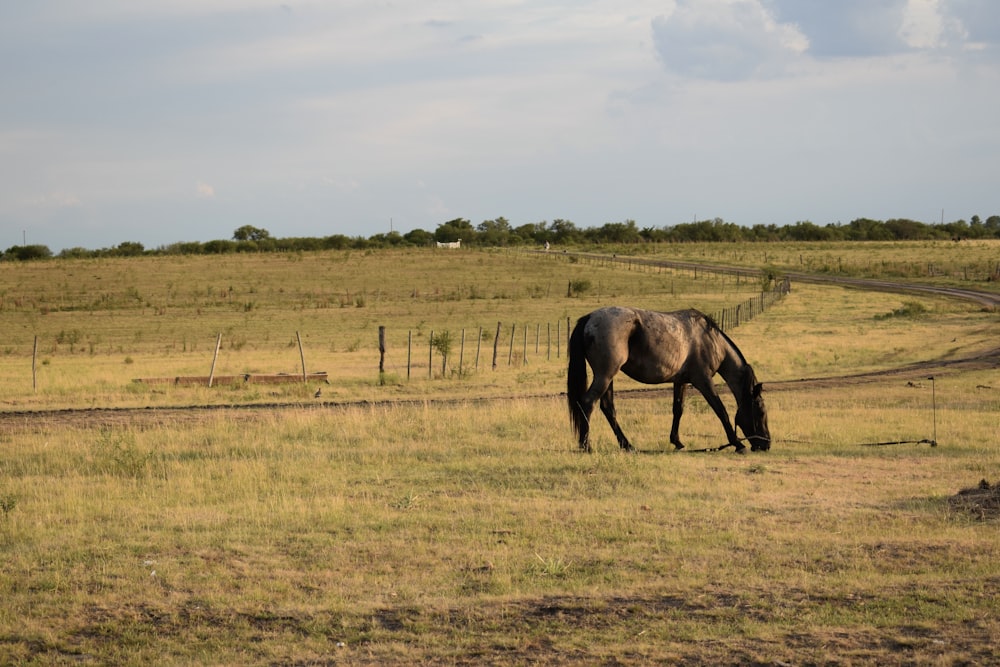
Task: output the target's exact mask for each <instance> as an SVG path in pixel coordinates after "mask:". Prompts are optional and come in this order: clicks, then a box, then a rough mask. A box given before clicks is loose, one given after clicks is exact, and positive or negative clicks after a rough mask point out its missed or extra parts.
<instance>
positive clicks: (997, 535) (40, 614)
mask: <svg viewBox="0 0 1000 667" xmlns="http://www.w3.org/2000/svg"><path fill="white" fill-rule="evenodd" d="M896 245H898V246H899V247H893V248H885V249H882V250H883V251H884V252H886V253H889V252H892V253H903V254H906V256H907V257H909V256H910V254H911V253H915V252H916V251H915V250H914V248H913V247H910V246H908V245H906V244H896ZM922 247H923V246H922ZM870 248H871V247H870V246H867V245H864V246H860V245H850V244H844V247H842V248H841V247H838V248H833V249H826V250H825V251H826V252H835V253H837V254H838V255H840V256H843V257H845V258H847V259H848V260H849V261H851V262H852V263H857V264H858V265H860V264H861V262H862V259H861V257H860V256H855V255H852V254H851V253H853V252H861V251H862V250H864V251H870ZM996 248H997V246H994V247H993V249H994V250H995V249H996ZM665 250H671V251H672V250H673V249H665ZM758 250H759V249H758V248H756V247H752V248H747V249H745V252H746V253H748V254H750V253H755V252H758ZM777 250H781V249H780V248H779V249H777ZM924 250H925V251H926V252H929V253H933V252H934V250H935V249H934V248H933V247H929V246H928V247H926V248H924ZM737 251H738V250H734V249H733V248H729V250H728V252H737ZM619 252H620V251H619ZM696 252H697V249H696ZM705 252H708V250H705ZM788 252H794V250H789V251H788ZM674 255H675V253H673V252H672V253H671V258H674ZM941 257H942V254H941V253H938V254H936V255H933V257H928V258H925V259H924V260H923V261H925V262H926V261H931V259H932V258H933V259H934V261H938V262H940V261H941ZM719 261H720V262H722V263H732V262H726V261H724V259H723V258H720V259H719ZM883 277H884V276H883ZM965 287H985V286H984V285H978V284H977V285H969V284H966V285H965ZM761 288H762V284H761V283H754V282H752V281H751V282H748V281H746V280H743V281H739V282H738V281H736V280H734V279H732V278H728V277H725V276H715V275H712V274H699V275H698V276H697V277H694V276H692V275H690V274H686V273H685V272H681V271H665V270H648V269H644V270H626V269H623V268H621V267H614V266H607V267H602V266H593V265H588V264H586V263H580V262H574V261H572V259H571V258H569V257H563V256H561V255H556V254H554V255H552V256H534V255H527V254H523V253H515V252H505V251H504V252H501V251H464V250H463V251H462V252H461V253H454V254H447V253H441V252H430V251H416V250H414V251H388V252H384V253H382V252H374V253H318V254H315V255H313V254H306V255H295V256H277V255H276V256H271V255H260V256H247V257H223V258H204V257H199V258H138V259H129V260H101V261H97V260H87V261H70V262H62V261H60V262H44V263H29V264H26V265H8V264H3V265H0V331H2V333H3V335H4V346H3V354H2V356H0V381H2V383H0V405H2V406H3V408H2V409H3V412H0V443H2V448H0V562H2V565H0V595H2V597H3V599H4V604H3V605H0V662H2V663H21V664H51V663H76V664H109V663H110V664H154V663H155V664H192V663H196V664H198V663H207V664H302V665H306V664H417V663H419V664H470V665H471V664H483V663H490V664H566V665H569V664H636V665H639V664H650V663H655V662H661V663H672V662H676V663H684V664H876V663H877V664H934V665H952V664H991V663H995V662H997V661H1000V651H998V650H997V648H996V646H997V645H998V644H1000V603H998V602H997V599H998V596H997V593H998V590H1000V569H998V567H997V565H996V563H997V562H998V560H1000V531H998V512H1000V508H998V507H997V506H996V503H997V494H996V493H994V491H995V488H994V487H995V486H996V485H998V484H1000V451H998V444H1000V443H998V440H1000V438H998V436H1000V427H998V425H997V415H998V414H1000V373H998V363H1000V361H998V356H997V343H996V340H997V336H996V334H997V332H998V330H1000V326H998V325H1000V320H998V314H997V313H996V312H989V311H985V310H983V309H982V308H981V307H978V306H976V305H973V304H969V303H966V302H962V301H951V300H946V299H942V298H931V297H926V296H908V295H899V294H887V293H870V292H864V291H860V290H854V289H844V288H841V287H836V286H826V285H817V284H808V285H804V284H803V285H797V284H793V286H792V292H791V293H790V294H789V295H788V296H786V297H785V298H784V299H783V300H782V301H780V302H778V303H777V304H776V305H774V306H772V307H771V308H770V309H769V310H767V311H766V312H764V313H763V314H761V315H759V316H758V317H757V318H755V319H753V320H752V321H750V322H748V323H745V324H743V325H742V326H740V327H738V328H736V329H735V330H733V331H731V332H730V333H731V335H732V337H733V339H734V340H735V341H736V343H737V344H738V345H739V346H740V348H741V349H742V351H743V352H744V354H745V355H746V357H747V359H748V360H749V361H750V363H752V364H753V365H754V368H755V369H756V371H757V375H758V377H759V378H760V379H761V380H762V381H763V382H764V383H765V400H766V401H767V405H768V409H769V415H770V425H771V431H772V435H773V437H774V444H773V447H772V450H771V451H770V452H768V453H766V454H760V453H755V454H749V455H746V456H737V455H735V454H732V453H731V452H728V451H723V452H713V453H697V452H690V451H689V452H679V453H675V452H673V451H672V448H671V447H670V446H669V445H668V444H667V442H666V440H667V431H668V429H669V408H670V393H669V387H666V388H661V389H659V390H650V389H649V388H646V387H641V386H639V385H637V384H636V383H631V382H629V381H626V380H625V379H624V378H623V379H622V380H619V381H617V382H616V393H617V394H618V397H617V398H618V400H617V406H618V410H619V419H620V421H621V423H622V426H623V428H624V429H625V431H626V433H628V435H629V436H630V438H631V439H632V441H633V443H634V444H635V445H636V446H637V447H638V449H639V450H640V452H639V453H638V454H635V455H628V454H623V453H620V452H619V451H617V448H616V446H615V445H614V439H613V436H612V434H611V431H610V429H609V428H608V427H607V425H606V423H605V422H604V420H603V418H602V417H601V416H600V415H599V413H595V424H594V429H593V438H594V442H593V444H594V447H595V452H594V453H593V454H591V455H584V454H580V453H578V452H577V451H576V450H575V442H574V438H573V436H572V433H571V432H570V428H569V423H568V417H567V413H566V406H565V399H564V397H562V396H561V395H560V392H561V391H564V385H565V362H566V360H565V348H564V347H563V346H562V343H561V341H560V342H558V343H557V342H555V341H554V340H553V338H554V337H555V336H557V334H555V333H554V332H556V328H557V326H558V328H559V332H560V333H559V334H558V335H562V336H564V335H565V326H566V320H567V318H569V319H570V321H571V322H572V321H575V319H576V318H577V317H579V316H580V315H582V314H584V313H586V312H589V311H590V310H593V309H594V308H596V307H599V306H601V305H607V304H611V303H625V304H629V305H636V306H641V307H649V308H656V309H660V310H667V309H674V308H683V307H690V306H694V307H698V308H701V309H703V310H706V311H712V310H714V309H718V308H723V307H726V306H730V305H733V304H735V303H738V302H740V301H743V300H744V299H746V298H748V297H750V296H752V295H753V294H755V293H757V292H759V291H760V289H761ZM498 323H501V327H500V329H501V339H500V341H499V346H498V347H499V350H500V352H499V355H498V356H499V362H498V365H497V368H496V369H495V370H494V369H493V368H492V367H491V362H492V355H493V336H494V334H495V333H496V331H497V326H498ZM379 326H384V327H386V330H387V343H388V344H387V354H386V372H385V373H384V374H383V375H382V376H381V377H380V376H379V373H378V361H379V355H378V327H379ZM512 328H513V334H512V331H511V329H512ZM463 329H464V330H465V345H464V347H462V348H460V341H461V336H460V332H461V331H462V330H463ZM480 330H482V331H483V332H484V333H482V334H480ZM432 331H433V332H435V335H439V334H440V333H441V332H445V331H447V332H449V334H450V343H451V347H450V349H449V350H448V355H447V356H448V358H447V360H445V359H443V355H442V349H441V345H440V344H439V345H438V347H434V346H433V345H431V332H432ZM550 331H551V332H553V333H549V332H550ZM296 332H298V333H299V334H300V335H301V339H302V341H303V355H304V357H305V359H306V366H307V368H308V370H309V371H310V372H311V371H319V370H322V371H326V372H328V373H329V377H330V384H316V383H309V384H307V385H302V384H301V383H299V384H280V385H253V384H246V383H233V384H229V385H224V386H218V387H212V388H208V387H193V386H176V385H172V384H166V385H153V384H144V383H136V382H133V380H134V379H136V378H149V377H173V376H178V375H207V374H208V372H209V368H210V366H211V362H212V358H213V353H214V349H215V342H216V337H217V336H218V334H220V333H221V334H222V340H223V346H222V348H221V350H220V354H219V358H218V364H217V367H216V373H218V374H220V375H235V374H242V373H282V372H283V373H289V374H295V373H297V372H300V371H301V360H300V355H299V349H298V344H297V341H296ZM36 336H37V340H38V341H39V342H38V348H37V349H38V352H37V356H36V375H35V377H34V380H35V383H34V385H33V381H32V380H33V377H32V373H31V361H32V354H33V349H34V345H35V340H36ZM480 340H481V341H483V342H482V345H481V352H480V358H479V365H478V368H476V367H475V366H474V364H473V361H472V360H473V358H474V352H473V349H474V345H473V342H478V341H480ZM526 340H527V342H526ZM408 341H411V342H410V348H411V349H410V354H409V356H411V357H412V359H411V361H410V364H409V368H410V377H409V379H408V378H407V369H408V364H407V356H408ZM512 343H513V344H512ZM557 345H558V349H557ZM445 347H447V346H445ZM460 350H462V351H464V353H463V352H461V351H460ZM460 354H461V356H462V358H463V360H462V362H461V363H460V362H459V359H458V356H459V355H460ZM931 376H933V378H934V379H933V380H930V379H929V378H930V377H931ZM317 389H321V390H322V391H321V395H320V396H318V397H317V396H316V395H315V393H316V390H317ZM664 389H665V390H664ZM724 400H725V401H726V404H727V405H728V406H730V410H731V411H732V409H733V402H732V398H731V395H729V394H728V393H726V394H724ZM192 406H197V409H192ZM94 408H96V409H94ZM598 420H599V421H598ZM681 431H682V436H684V437H685V440H686V441H687V443H688V446H689V448H692V449H694V448H700V447H710V446H716V445H719V444H722V442H723V441H724V436H723V434H722V429H721V427H720V426H719V424H718V422H717V420H716V419H715V417H714V415H712V414H711V412H710V410H709V409H708V407H707V405H706V404H705V403H704V401H702V400H701V398H700V397H697V396H694V395H689V398H688V401H687V406H686V412H685V417H684V422H683V424H682V428H681ZM929 439H934V440H936V442H937V446H934V447H932V446H931V445H930V444H929V443H928V442H922V441H926V440H929ZM887 441H902V442H903V443H904V444H899V445H886V446H868V445H872V444H873V443H879V442H887ZM981 481H984V482H985V483H986V484H987V485H988V486H989V488H983V489H979V488H977V487H978V486H979V484H980V482H981ZM965 490H968V492H966V493H960V492H962V491H965Z"/></svg>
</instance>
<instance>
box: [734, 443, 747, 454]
mask: <svg viewBox="0 0 1000 667" xmlns="http://www.w3.org/2000/svg"><path fill="white" fill-rule="evenodd" d="M736 453H737V454H746V453H747V448H746V447H745V446H743V445H740V446H739V447H737V448H736Z"/></svg>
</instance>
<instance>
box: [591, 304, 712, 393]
mask: <svg viewBox="0 0 1000 667" xmlns="http://www.w3.org/2000/svg"><path fill="white" fill-rule="evenodd" d="M707 322H708V320H707V318H706V317H705V316H704V315H703V314H702V313H700V312H698V311H697V310H678V311H673V312H658V311H653V310H644V309H641V308H630V307H627V306H608V307H605V308H600V309H598V310H595V311H594V312H592V313H590V315H589V316H588V321H587V324H586V331H585V334H586V338H587V341H588V345H587V350H588V351H587V359H588V361H590V364H591V366H592V367H593V368H594V369H595V372H607V373H612V374H613V373H615V372H617V371H618V370H621V371H622V372H624V373H625V374H626V375H628V376H629V377H631V378H633V379H635V380H638V381H639V382H644V383H648V384H658V383H661V382H670V381H671V380H673V379H674V378H675V377H678V376H683V375H685V374H686V370H687V368H688V365H689V362H690V360H691V358H692V356H693V355H694V356H698V357H700V356H702V355H701V353H700V350H701V346H702V340H701V339H702V338H703V337H704V332H705V331H706V325H707Z"/></svg>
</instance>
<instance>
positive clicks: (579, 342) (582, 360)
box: [566, 315, 590, 447]
mask: <svg viewBox="0 0 1000 667" xmlns="http://www.w3.org/2000/svg"><path fill="white" fill-rule="evenodd" d="M589 320H590V315H584V316H583V317H581V318H580V319H579V320H577V322H576V327H574V329H573V333H572V334H571V335H570V337H569V368H568V369H567V372H566V401H567V403H568V404H569V418H570V422H571V423H572V424H573V430H574V431H575V432H576V435H577V437H578V438H579V440H580V446H581V447H583V446H585V445H586V442H587V436H588V435H589V433H590V415H588V414H586V413H585V412H584V410H583V407H582V406H581V405H580V399H582V398H583V394H584V393H585V392H586V391H587V349H586V342H585V339H584V336H583V329H584V327H585V326H587V322H588V321H589Z"/></svg>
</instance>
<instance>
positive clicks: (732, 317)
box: [711, 278, 792, 331]
mask: <svg viewBox="0 0 1000 667" xmlns="http://www.w3.org/2000/svg"><path fill="white" fill-rule="evenodd" d="M791 291H792V283H791V281H790V280H789V279H788V278H784V279H783V280H781V281H780V282H778V284H777V285H776V286H775V287H774V288H772V289H769V290H765V291H763V292H761V293H760V294H758V295H757V296H755V297H751V298H749V299H747V300H746V301H744V302H743V303H739V304H737V305H735V306H730V307H729V308H723V309H722V310H719V311H716V312H714V313H712V315H711V317H712V319H713V320H715V323H716V324H718V325H719V328H720V329H722V330H723V331H729V330H730V329H735V328H736V327H738V326H739V325H740V324H742V323H743V322H749V321H750V320H752V319H753V318H755V317H757V316H758V315H760V314H761V313H763V312H764V311H765V310H767V309H768V308H770V307H771V305H772V304H774V303H775V302H776V301H779V300H780V299H782V298H783V297H784V296H785V295H786V294H788V293H789V292H791Z"/></svg>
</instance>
